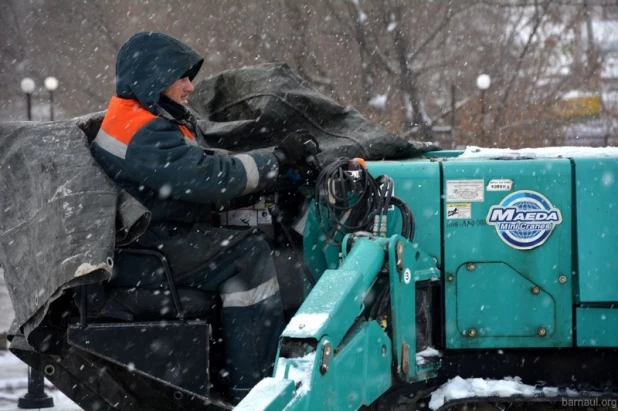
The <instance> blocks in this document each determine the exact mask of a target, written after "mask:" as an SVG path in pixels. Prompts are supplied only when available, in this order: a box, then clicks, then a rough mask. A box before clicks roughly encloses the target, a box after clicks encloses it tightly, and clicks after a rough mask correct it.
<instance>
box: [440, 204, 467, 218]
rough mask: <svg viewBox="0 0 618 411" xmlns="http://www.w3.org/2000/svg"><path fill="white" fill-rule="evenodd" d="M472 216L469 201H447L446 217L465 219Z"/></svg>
mask: <svg viewBox="0 0 618 411" xmlns="http://www.w3.org/2000/svg"><path fill="white" fill-rule="evenodd" d="M467 218H472V204H471V203H447V204H446V219H447V220H454V219H467Z"/></svg>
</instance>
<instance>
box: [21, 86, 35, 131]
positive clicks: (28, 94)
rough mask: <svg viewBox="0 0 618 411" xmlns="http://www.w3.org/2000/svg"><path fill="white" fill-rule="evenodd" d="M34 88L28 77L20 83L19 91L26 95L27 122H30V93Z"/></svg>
mask: <svg viewBox="0 0 618 411" xmlns="http://www.w3.org/2000/svg"><path fill="white" fill-rule="evenodd" d="M34 88H35V84H34V80H32V79H31V78H30V77H26V78H24V79H23V80H22V81H21V91H23V92H24V93H26V104H27V107H28V108H27V112H28V121H31V120H32V93H33V92H34Z"/></svg>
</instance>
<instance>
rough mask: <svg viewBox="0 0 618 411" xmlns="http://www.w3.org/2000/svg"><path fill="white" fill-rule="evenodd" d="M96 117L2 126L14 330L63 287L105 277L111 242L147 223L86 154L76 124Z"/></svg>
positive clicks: (1, 257)
mask: <svg viewBox="0 0 618 411" xmlns="http://www.w3.org/2000/svg"><path fill="white" fill-rule="evenodd" d="M101 118H102V117H101V115H98V116H97V115H95V116H92V117H91V118H89V117H85V118H80V119H74V120H68V121H57V122H49V123H38V122H36V123H35V122H11V123H0V147H2V149H1V150H0V210H2V214H1V217H0V265H2V268H3V269H4V275H5V280H6V285H7V288H8V292H9V295H10V297H11V301H12V302H13V308H14V310H15V322H14V325H13V328H12V330H11V331H12V332H13V333H14V332H16V331H17V330H19V331H21V332H23V333H24V335H25V336H26V337H27V338H28V337H30V335H31V332H32V331H33V330H34V329H36V328H37V327H38V326H39V324H40V323H41V321H42V319H43V318H44V316H45V314H46V313H47V311H48V309H49V306H50V304H51V303H52V302H53V301H54V300H55V299H57V298H58V297H59V296H60V295H61V293H62V292H63V290H65V289H67V288H70V287H75V286H78V285H81V284H88V283H96V282H100V281H103V280H104V279H107V278H109V277H110V275H111V266H112V265H113V257H114V247H115V245H116V244H117V243H122V242H128V241H131V240H132V239H133V238H135V237H136V236H138V235H139V234H140V233H141V232H143V230H144V229H145V227H146V226H147V223H148V220H149V213H148V210H146V209H145V208H144V207H143V206H142V205H141V204H139V203H138V202H137V201H136V200H135V199H133V198H132V197H130V196H129V195H127V194H126V193H124V192H122V191H119V190H118V189H117V188H116V186H115V184H114V183H113V182H112V181H111V180H110V179H109V178H108V177H107V176H106V175H105V174H104V173H103V171H102V170H101V169H100V168H99V166H98V165H97V164H96V162H95V161H94V159H93V158H92V156H91V154H90V150H89V149H88V146H87V138H86V135H85V134H84V132H83V131H82V129H81V128H80V127H87V125H88V124H89V122H90V121H92V119H94V121H95V122H97V121H98V122H100V119H101ZM42 338H44V336H42Z"/></svg>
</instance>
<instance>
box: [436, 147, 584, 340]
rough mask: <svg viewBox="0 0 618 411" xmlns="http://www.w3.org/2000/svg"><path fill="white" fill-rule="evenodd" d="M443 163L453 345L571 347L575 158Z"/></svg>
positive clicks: (448, 307) (449, 328)
mask: <svg viewBox="0 0 618 411" xmlns="http://www.w3.org/2000/svg"><path fill="white" fill-rule="evenodd" d="M442 167H443V183H442V184H443V187H444V189H443V207H444V210H443V216H444V220H443V230H444V260H445V266H444V275H445V279H444V280H445V281H444V288H445V309H446V325H445V326H446V346H447V348H515V347H566V346H571V345H572V332H571V331H572V316H573V314H572V307H573V306H572V304H573V299H572V284H571V283H572V279H571V275H572V274H571V270H572V263H571V261H572V260H571V250H572V230H571V203H572V190H571V185H572V178H571V176H572V171H571V163H570V161H569V160H566V159H543V160H511V161H504V160H501V161H495V160H463V159H461V160H459V159H456V160H450V159H449V160H448V161H443V162H442Z"/></svg>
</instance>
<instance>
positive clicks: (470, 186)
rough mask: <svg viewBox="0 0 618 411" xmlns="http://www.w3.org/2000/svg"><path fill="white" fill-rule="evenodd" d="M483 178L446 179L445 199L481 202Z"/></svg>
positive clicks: (483, 185) (483, 196) (483, 188)
mask: <svg viewBox="0 0 618 411" xmlns="http://www.w3.org/2000/svg"><path fill="white" fill-rule="evenodd" d="M484 200H485V181H484V180H446V201H457V202H479V203H480V202H483V201H484Z"/></svg>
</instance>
